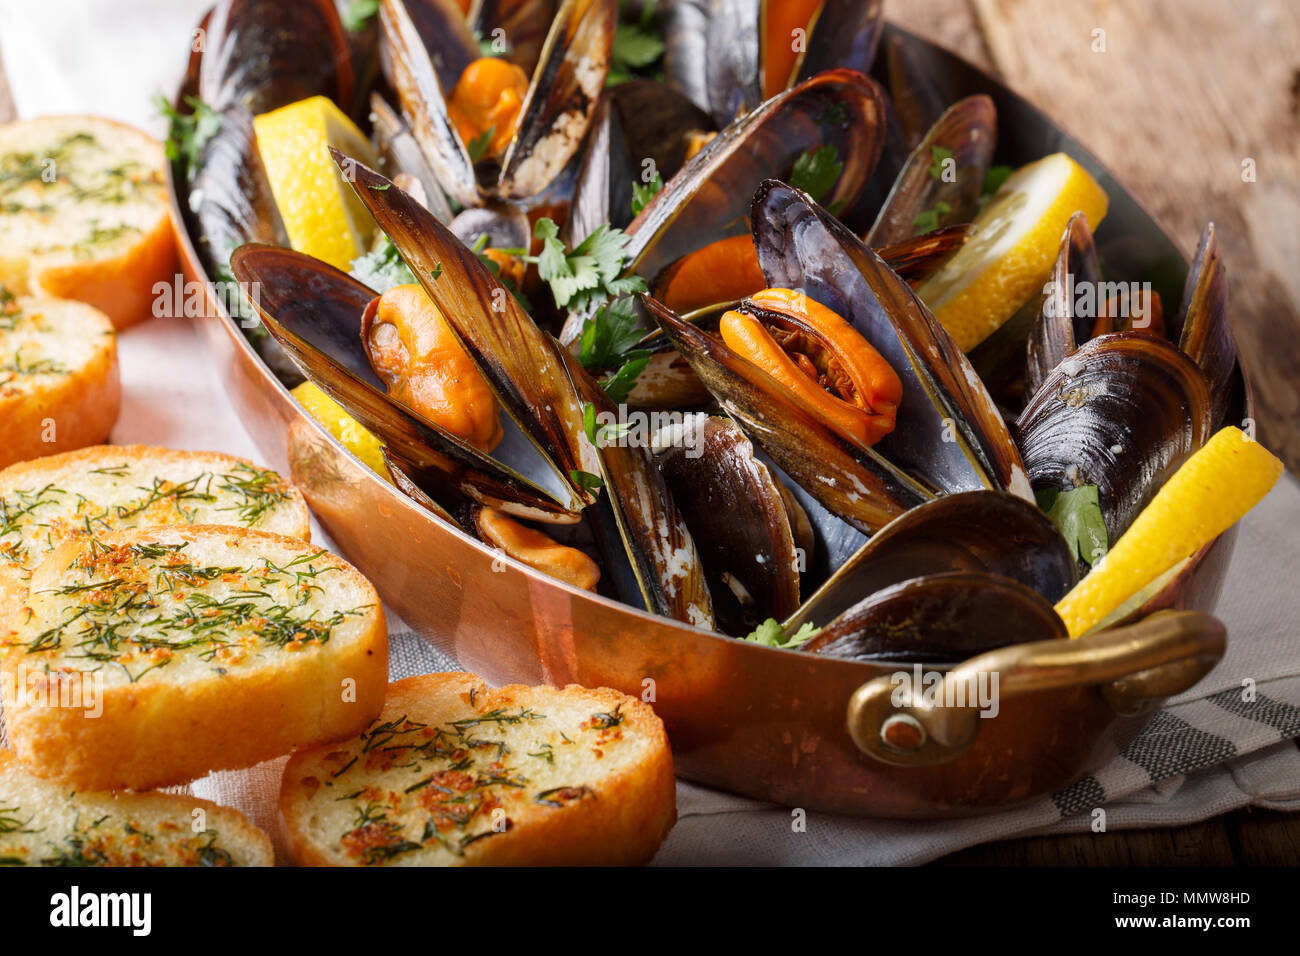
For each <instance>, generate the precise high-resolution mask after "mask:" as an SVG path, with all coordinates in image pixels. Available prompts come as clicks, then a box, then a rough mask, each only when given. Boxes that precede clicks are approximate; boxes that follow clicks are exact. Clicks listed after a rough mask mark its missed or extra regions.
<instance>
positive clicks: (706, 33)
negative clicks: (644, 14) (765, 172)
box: [665, 0, 881, 126]
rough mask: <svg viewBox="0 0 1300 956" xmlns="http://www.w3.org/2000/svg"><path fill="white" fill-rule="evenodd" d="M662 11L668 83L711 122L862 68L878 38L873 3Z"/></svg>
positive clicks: (713, 2)
mask: <svg viewBox="0 0 1300 956" xmlns="http://www.w3.org/2000/svg"><path fill="white" fill-rule="evenodd" d="M669 16H670V19H669V29H668V33H669V37H670V42H669V45H668V55H667V57H666V60H665V69H666V72H667V76H668V81H669V83H671V84H672V85H674V86H675V87H676V88H677V89H679V90H681V91H682V92H683V93H685V94H686V95H687V96H689V97H691V98H692V99H693V100H695V102H696V103H698V104H699V105H700V106H701V107H702V108H704V109H706V110H708V111H709V112H710V113H711V114H713V117H714V119H715V120H716V121H717V122H718V125H719V126H726V125H727V124H728V123H730V122H731V121H732V120H733V119H735V118H736V117H737V116H738V115H740V114H741V113H744V112H747V111H749V110H752V109H753V108H754V107H756V106H758V104H759V103H761V102H763V101H765V100H769V99H771V98H772V97H774V96H776V95H778V94H780V93H782V92H784V91H785V90H787V89H789V88H790V87H791V86H793V85H794V84H795V83H796V82H798V81H800V80H805V79H807V78H809V77H812V76H815V75H817V74H818V73H822V72H824V71H826V70H829V69H834V68H840V67H844V68H848V69H853V70H857V71H858V72H860V73H866V72H867V71H868V70H869V69H870V68H871V63H872V60H873V59H874V58H875V54H876V47H877V45H878V44H879V42H880V27H881V4H880V3H879V2H878V0H707V2H686V3H677V4H674V6H673V8H672V10H671V11H670V14H669Z"/></svg>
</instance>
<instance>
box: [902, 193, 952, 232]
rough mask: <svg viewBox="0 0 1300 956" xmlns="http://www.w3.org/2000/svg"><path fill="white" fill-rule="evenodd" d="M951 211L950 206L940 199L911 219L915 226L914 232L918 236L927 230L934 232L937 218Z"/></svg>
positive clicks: (937, 225) (937, 226) (937, 224)
mask: <svg viewBox="0 0 1300 956" xmlns="http://www.w3.org/2000/svg"><path fill="white" fill-rule="evenodd" d="M951 212H952V206H950V205H948V204H947V203H946V202H944V201H943V200H942V199H940V200H939V201H938V202H937V203H935V204H934V206H933V207H931V208H930V209H927V210H925V211H924V212H922V213H921V214H920V215H919V216H917V217H916V218H915V219H913V220H912V225H913V226H915V227H916V234H917V235H918V236H919V235H922V234H924V233H927V232H934V230H936V229H938V228H939V220H941V219H942V218H943V217H944V216H946V215H948V214H949V213H951Z"/></svg>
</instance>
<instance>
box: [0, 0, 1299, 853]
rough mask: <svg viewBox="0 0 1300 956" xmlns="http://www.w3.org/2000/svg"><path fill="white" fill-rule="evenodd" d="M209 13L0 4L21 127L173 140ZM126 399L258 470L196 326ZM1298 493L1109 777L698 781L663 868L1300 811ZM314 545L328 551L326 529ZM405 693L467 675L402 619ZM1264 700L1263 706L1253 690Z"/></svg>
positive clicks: (129, 366)
mask: <svg viewBox="0 0 1300 956" xmlns="http://www.w3.org/2000/svg"><path fill="white" fill-rule="evenodd" d="M207 6H208V2H207V0H133V2H131V3H129V4H128V3H109V2H104V0H42V2H40V3H29V2H26V0H0V50H2V52H3V56H4V60H5V63H6V71H7V73H8V76H9V81H10V84H11V87H12V90H13V96H14V101H15V103H16V105H17V108H18V112H19V115H20V116H22V117H29V116H37V115H41V114H44V113H52V112H92V113H100V114H105V115H109V116H113V117H115V118H118V119H121V120H123V121H126V122H130V123H133V124H135V125H138V126H141V127H144V128H146V129H148V130H150V131H151V132H154V133H160V132H161V122H160V121H159V120H158V119H157V117H156V116H155V115H154V112H153V106H152V104H151V98H152V96H153V94H154V93H156V92H158V91H167V92H168V93H170V91H171V90H172V89H173V88H174V86H175V84H176V82H177V81H178V80H179V77H180V74H181V70H182V69H183V67H184V63H185V55H186V44H187V42H188V38H189V36H190V31H191V29H192V28H193V26H194V25H195V24H196V23H197V22H198V20H199V18H200V16H201V14H202V12H203V10H204V9H205V8H206V7H207ZM119 349H120V358H121V365H122V384H123V393H124V401H123V407H122V415H121V418H120V420H119V422H118V425H117V427H116V428H115V429H114V431H113V436H112V440H113V441H115V442H118V443H126V442H140V443H146V444H156V445H166V446H171V447H176V448H191V449H211V450H216V451H224V452H228V453H231V454H236V455H244V456H247V457H250V458H253V459H257V458H259V457H260V456H259V455H258V454H257V451H256V449H255V448H254V446H253V445H252V442H251V440H250V439H249V437H248V435H247V433H246V432H245V431H244V429H243V427H242V425H241V424H240V422H239V420H238V417H237V416H236V414H235V412H234V410H233V408H232V407H231V406H230V404H229V402H228V401H227V399H226V397H225V395H224V393H223V392H222V390H221V387H220V384H219V382H218V380H217V376H216V373H215V371H214V369H213V368H212V365H211V362H210V359H209V357H208V355H207V353H206V350H205V347H204V345H203V343H202V340H201V339H200V337H199V336H198V334H197V332H196V330H195V329H194V328H193V327H192V325H191V324H190V323H189V322H188V321H187V320H180V319H154V320H151V321H148V322H145V323H144V324H142V325H139V326H136V327H134V328H132V329H129V330H127V331H126V332H124V333H122V335H121V336H120V339H119ZM1298 527H1300V485H1298V484H1297V482H1296V481H1295V479H1293V478H1291V477H1290V476H1288V477H1286V478H1284V479H1283V480H1282V481H1281V482H1280V483H1279V485H1278V487H1277V488H1276V489H1275V490H1274V491H1273V492H1272V493H1271V494H1270V495H1269V496H1268V498H1266V499H1265V500H1264V502H1262V503H1261V504H1260V505H1259V507H1257V508H1256V509H1255V510H1254V511H1253V512H1252V513H1251V514H1250V515H1249V516H1248V517H1247V518H1246V519H1245V521H1244V522H1243V526H1242V530H1241V535H1240V538H1239V540H1238V544H1237V550H1236V552H1235V556H1234V561H1233V565H1232V568H1231V570H1230V572H1229V576H1228V581H1227V584H1226V586H1225V588H1224V594H1223V598H1222V599H1221V601H1220V603H1219V607H1218V611H1217V613H1218V614H1219V616H1220V617H1221V618H1222V619H1223V621H1224V622H1225V623H1226V624H1227V626H1228V632H1229V635H1230V637H1229V646H1228V654H1227V656H1226V657H1225V659H1224V661H1223V662H1222V663H1221V664H1220V665H1219V667H1218V668H1217V669H1216V670H1215V671H1214V672H1213V673H1212V674H1211V675H1210V676H1209V677H1208V678H1206V679H1205V680H1204V681H1202V682H1201V684H1200V685H1198V686H1197V687H1196V688H1194V689H1193V690H1192V691H1190V692H1189V693H1187V694H1184V695H1183V696H1182V697H1180V698H1178V699H1176V700H1173V701H1170V702H1169V704H1168V705H1167V706H1166V708H1165V709H1164V710H1162V711H1161V712H1160V713H1159V714H1158V715H1157V716H1156V717H1155V719H1154V720H1153V721H1152V723H1151V726H1150V727H1149V728H1148V729H1147V730H1146V731H1145V732H1144V733H1143V734H1141V735H1140V736H1139V737H1138V738H1137V739H1136V740H1135V741H1134V742H1133V743H1132V744H1131V745H1130V746H1129V747H1128V749H1127V750H1126V751H1125V752H1124V754H1123V755H1121V756H1119V757H1117V758H1116V759H1115V760H1114V761H1113V762H1112V763H1111V764H1109V765H1108V766H1106V767H1105V768H1103V769H1102V770H1100V771H1099V772H1098V773H1096V774H1094V775H1092V776H1090V777H1088V778H1086V779H1084V780H1082V781H1080V782H1079V783H1077V784H1075V785H1074V786H1072V787H1070V788H1068V789H1067V790H1065V791H1063V792H1061V793H1058V794H1053V795H1051V796H1048V797H1044V798H1042V799H1040V800H1037V801H1035V802H1033V803H1031V804H1029V805H1027V806H1025V807H1021V808H1018V809H1014V810H1009V811H1006V812H1004V813H998V814H993V815H989V816H983V817H979V818H976V819H970V820H957V821H949V822H938V823H935V822H918V821H905V822H896V821H879V820H857V819H849V818H844V817H835V816H831V815H826V814H817V813H809V814H808V815H807V821H806V827H805V828H804V829H803V830H802V831H798V830H796V828H794V827H792V826H791V823H792V818H791V812H790V810H789V809H787V808H783V807H774V806H772V805H769V804H762V803H758V802H756V801H753V800H747V799H744V798H741V797H735V796H731V795H728V794H723V793H718V792H715V791H711V790H708V789H705V788H703V787H698V786H695V785H692V784H689V783H686V782H679V784H678V812H679V820H678V824H677V827H676V828H675V829H674V830H673V832H672V833H671V834H670V836H669V838H668V840H667V842H666V843H665V844H664V846H663V848H662V849H661V850H660V852H659V855H658V856H657V857H656V858H655V862H656V863H658V864H668V865H732V864H826V865H864V864H865V865H882V864H916V863H922V862H925V861H928V860H932V859H935V858H936V857H939V856H942V855H944V854H946V853H951V852H953V851H955V850H959V849H962V848H964V847H968V846H972V845H974V844H977V843H982V842H986V841H989V840H996V839H1003V838H1007V837H1013V836H1025V835H1030V834H1035V833H1069V832H1086V831H1088V830H1089V829H1090V828H1091V827H1092V825H1093V821H1094V815H1093V812H1092V811H1093V810H1094V809H1095V808H1097V807H1104V808H1105V811H1106V825H1107V828H1108V829H1111V830H1116V829H1122V828H1129V827H1151V826H1177V825H1180V824H1187V823H1193V822H1196V821H1199V820H1202V819H1205V818H1207V817H1210V816H1214V815H1216V814H1220V813H1225V812H1227V811H1229V810H1233V809H1236V808H1238V807H1242V806H1246V805H1256V806H1263V807H1272V808H1277V809H1288V810H1295V809H1300V750H1297V748H1296V745H1295V743H1294V738H1296V737H1300V627H1298V626H1297V623H1296V622H1297V620H1300V614H1297V611H1300V598H1297V593H1296V590H1295V588H1294V586H1293V579H1294V575H1295V569H1296V568H1297V567H1300V541H1298V540H1297V538H1296V535H1295V529H1296V528H1298ZM315 530H316V535H317V540H318V541H319V542H321V543H323V544H326V545H327V546H328V539H327V538H326V537H325V536H324V535H323V534H322V533H321V532H320V529H319V528H318V527H317V528H316V529H315ZM390 622H391V624H392V634H391V640H392V646H391V662H390V672H391V675H392V677H393V678H398V677H406V676H410V675H413V674H421V673H429V672H432V671H438V670H451V669H455V664H454V662H452V661H450V660H449V659H448V658H446V657H444V656H442V655H441V654H438V653H437V652H435V651H434V650H433V649H432V648H431V647H430V646H429V645H428V644H426V643H425V642H424V641H423V640H421V639H420V638H419V637H418V636H417V635H414V634H412V633H411V632H410V631H408V630H407V629H406V628H405V626H404V625H403V624H402V623H401V622H400V620H398V619H397V618H396V616H395V615H390ZM1247 678H1249V679H1251V680H1253V681H1254V682H1255V684H1256V697H1255V700H1254V702H1253V703H1248V702H1246V701H1244V700H1243V699H1242V693H1241V689H1242V681H1243V680H1245V679H1247ZM284 761H285V758H280V759H278V760H274V761H269V762H267V763H265V764H261V765H259V766H257V767H254V768H250V769H247V770H241V771H231V772H223V773H216V774H212V775H210V776H208V777H206V778H204V779H202V780H199V781H197V782H195V783H194V784H193V785H192V790H193V792H194V793H195V794H196V795H199V796H203V797H206V798H208V799H212V800H215V801H216V802H218V803H223V804H227V805H230V806H234V807H238V808H239V809H241V810H243V811H245V812H246V813H248V814H249V816H250V817H251V818H252V819H253V821H254V822H255V823H257V824H259V825H261V826H262V827H264V828H265V829H266V830H267V831H268V832H270V833H271V834H272V836H273V838H274V839H275V842H276V845H277V852H278V853H279V854H280V856H281V859H284V857H283V852H284V841H283V830H282V826H281V823H280V820H279V815H278V811H277V806H276V800H277V794H278V788H279V779H280V772H281V770H282V768H283V765H284Z"/></svg>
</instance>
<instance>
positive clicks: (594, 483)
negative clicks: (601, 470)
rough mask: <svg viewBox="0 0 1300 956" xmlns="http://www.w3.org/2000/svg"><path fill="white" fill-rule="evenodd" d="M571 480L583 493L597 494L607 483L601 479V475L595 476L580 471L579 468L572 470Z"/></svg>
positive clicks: (570, 473)
mask: <svg viewBox="0 0 1300 956" xmlns="http://www.w3.org/2000/svg"><path fill="white" fill-rule="evenodd" d="M569 478H570V479H571V480H572V481H573V483H574V484H575V485H577V486H578V487H579V488H581V489H582V490H583V491H591V492H596V491H600V489H601V488H604V487H605V482H604V481H603V480H602V479H601V477H600V476H599V475H593V474H592V473H591V472H589V471H579V470H578V469H577V468H570V469H569Z"/></svg>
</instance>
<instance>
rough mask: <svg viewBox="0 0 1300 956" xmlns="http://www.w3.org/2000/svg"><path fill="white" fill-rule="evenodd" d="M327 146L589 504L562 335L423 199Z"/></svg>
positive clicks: (588, 465)
mask: <svg viewBox="0 0 1300 956" xmlns="http://www.w3.org/2000/svg"><path fill="white" fill-rule="evenodd" d="M331 153H332V155H333V156H334V160H335V162H336V163H338V164H339V166H340V168H342V169H346V170H347V174H348V176H349V177H350V178H351V180H352V187H353V189H355V190H356V193H357V195H358V196H359V197H360V198H361V201H362V202H363V203H364V204H365V206H366V208H367V209H369V210H370V213H371V215H373V216H374V217H375V222H376V223H378V224H379V228H380V229H382V230H383V231H384V232H385V233H387V234H388V237H389V238H390V239H391V240H392V241H393V245H394V246H396V247H397V251H398V252H399V253H400V254H401V256H402V258H403V259H404V260H405V261H406V264H407V265H408V266H409V267H410V269H411V272H412V273H413V274H414V275H415V277H416V279H417V280H418V281H419V283H420V285H422V286H423V287H424V289H425V291H426V292H428V294H429V297H430V298H431V299H432V300H433V302H434V304H435V305H436V306H437V307H438V311H439V312H441V313H442V315H443V317H444V318H445V319H446V321H447V324H448V325H449V326H450V327H451V329H452V331H454V332H455V334H456V337H457V338H458V339H459V340H460V342H461V344H462V345H463V346H464V347H465V351H466V352H467V353H468V354H469V356H470V357H471V358H472V359H473V360H474V362H475V364H476V365H477V366H478V368H479V370H480V371H481V372H482V374H483V377H484V379H485V380H486V381H487V383H488V385H489V386H490V387H491V389H492V391H493V392H494V393H495V394H496V396H497V399H498V401H500V402H501V404H502V406H503V407H504V408H505V409H506V411H507V412H508V413H509V414H510V416H511V418H513V419H514V421H515V423H516V424H518V426H519V428H520V429H521V430H522V431H523V433H524V434H525V435H526V436H528V438H529V440H530V441H531V442H532V443H533V445H534V446H536V448H537V449H538V451H539V452H541V454H542V456H543V457H544V458H545V459H546V461H547V463H548V464H549V465H551V466H552V467H553V468H554V469H555V472H556V474H557V476H558V477H559V478H560V479H561V480H562V481H563V482H564V483H565V485H566V486H567V487H568V488H569V489H570V491H571V493H572V496H573V502H572V505H573V507H574V508H575V509H580V508H581V507H583V506H585V505H587V504H590V503H591V502H592V500H593V496H592V494H591V491H590V490H588V489H587V488H584V487H583V486H582V485H580V484H579V483H578V482H577V480H576V479H575V477H574V475H575V473H576V472H578V471H583V472H587V473H594V472H595V470H596V466H595V461H594V449H592V447H591V443H590V442H589V441H588V440H587V437H586V434H585V431H584V428H583V421H582V408H581V406H580V405H579V403H578V398H577V395H576V394H575V392H574V388H573V385H572V383H571V382H570V381H569V377H568V375H567V374H566V373H565V369H564V363H563V358H562V356H561V352H562V351H563V349H562V348H561V347H560V344H559V343H558V342H556V341H555V339H554V338H553V337H552V336H550V335H548V334H547V333H546V332H543V331H542V330H541V329H540V328H538V327H537V324H536V323H535V322H534V321H533V320H532V317H531V316H529V314H528V313H527V312H525V311H524V308H523V306H521V305H520V304H519V302H518V300H517V299H515V297H514V295H513V294H511V292H510V291H509V290H508V289H507V288H506V287H505V286H504V285H502V284H501V282H500V281H499V280H498V279H497V277H496V276H494V275H493V274H492V272H491V271H489V270H488V268H487V267H486V266H484V265H483V263H482V261H481V260H480V259H479V257H478V256H477V255H476V254H475V253H474V252H472V251H471V250H470V249H469V248H468V247H467V246H466V245H465V244H464V243H463V242H461V240H460V239H458V238H457V237H456V235H455V234H454V233H452V232H451V231H450V230H449V229H448V228H447V227H446V226H443V225H442V224H441V223H440V222H438V220H437V219H435V218H434V217H433V215H432V214H431V213H430V212H429V211H428V210H427V209H425V208H424V207H423V206H421V205H420V204H419V203H418V202H416V201H415V200H414V199H412V198H411V196H410V195H408V194H407V193H405V192H403V191H402V189H401V188H400V187H398V186H395V185H393V183H391V182H389V181H388V180H387V179H385V178H384V177H383V176H381V175H379V174H378V173H377V172H375V171H374V170H372V169H369V168H367V167H366V166H365V165H363V164H362V163H360V162H358V161H356V160H354V159H351V158H349V157H347V156H344V155H343V154H342V153H340V152H339V151H338V150H331Z"/></svg>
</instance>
